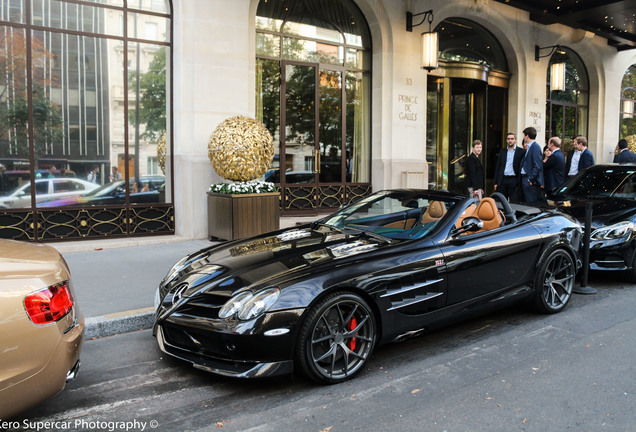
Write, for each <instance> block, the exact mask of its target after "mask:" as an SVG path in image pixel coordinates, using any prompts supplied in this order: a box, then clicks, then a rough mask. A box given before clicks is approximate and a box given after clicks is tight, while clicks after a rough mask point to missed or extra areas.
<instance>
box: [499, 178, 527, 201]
mask: <svg viewBox="0 0 636 432" xmlns="http://www.w3.org/2000/svg"><path fill="white" fill-rule="evenodd" d="M497 192H499V193H501V194H502V195H503V196H505V197H506V198H508V201H510V202H515V203H518V202H521V197H520V196H519V177H516V176H504V177H503V181H502V182H501V184H498V185H497Z"/></svg>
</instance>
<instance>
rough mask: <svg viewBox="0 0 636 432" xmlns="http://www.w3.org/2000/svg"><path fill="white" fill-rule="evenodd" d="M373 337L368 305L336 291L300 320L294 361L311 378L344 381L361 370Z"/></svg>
mask: <svg viewBox="0 0 636 432" xmlns="http://www.w3.org/2000/svg"><path fill="white" fill-rule="evenodd" d="M376 336H377V332H376V324H375V317H374V315H373V311H372V310H371V308H370V307H369V305H368V304H367V303H366V302H365V301H364V300H363V299H362V298H361V297H359V296H358V295H356V294H353V293H346V292H337V293H334V294H331V295H329V296H327V297H326V298H324V299H323V300H322V301H320V302H319V303H318V304H316V305H315V306H313V307H312V308H311V310H310V311H309V313H308V315H307V317H306V318H305V320H304V321H303V325H302V326H301V329H300V333H299V339H298V352H297V362H298V364H299V366H300V369H301V370H302V371H303V373H304V374H305V375H307V376H308V377H309V378H311V379H312V380H314V381H318V382H322V383H326V384H336V383H339V382H342V381H346V380H348V379H351V378H353V376H355V375H356V374H357V373H359V372H360V371H361V370H362V368H363V367H364V365H365V364H366V362H367V360H368V359H369V357H370V355H371V352H372V351H373V347H374V345H375V342H376Z"/></svg>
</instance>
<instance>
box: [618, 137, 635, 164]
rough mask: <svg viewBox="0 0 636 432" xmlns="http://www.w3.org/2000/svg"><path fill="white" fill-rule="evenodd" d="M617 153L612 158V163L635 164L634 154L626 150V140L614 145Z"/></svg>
mask: <svg viewBox="0 0 636 432" xmlns="http://www.w3.org/2000/svg"><path fill="white" fill-rule="evenodd" d="M616 150H617V151H618V153H617V154H616V156H614V163H636V154H634V153H632V152H630V151H629V149H628V148H627V140H626V139H622V140H620V141H618V144H617V145H616Z"/></svg>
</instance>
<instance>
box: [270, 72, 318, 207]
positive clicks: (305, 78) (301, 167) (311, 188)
mask: <svg viewBox="0 0 636 432" xmlns="http://www.w3.org/2000/svg"><path fill="white" fill-rule="evenodd" d="M282 69H283V71H282V72H283V76H282V86H281V87H282V88H281V90H282V91H281V93H282V97H281V106H282V110H281V111H282V116H281V128H280V131H281V132H280V140H281V150H280V158H281V159H280V165H279V173H280V174H279V175H280V180H279V181H280V186H281V189H283V190H284V191H285V193H284V194H283V209H289V208H295V209H313V208H316V206H317V197H316V195H317V194H316V182H317V176H318V174H319V170H320V166H321V160H320V157H321V153H320V152H319V150H318V147H317V142H318V140H317V136H318V112H319V109H318V107H317V106H316V100H318V86H317V82H318V66H317V65H307V64H298V63H289V62H283V68H282ZM273 180H274V181H276V180H277V179H273ZM288 192H289V193H288Z"/></svg>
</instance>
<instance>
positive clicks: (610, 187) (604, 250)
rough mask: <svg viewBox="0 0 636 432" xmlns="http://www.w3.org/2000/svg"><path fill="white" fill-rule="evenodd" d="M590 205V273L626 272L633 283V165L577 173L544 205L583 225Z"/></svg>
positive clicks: (635, 262) (635, 240)
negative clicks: (593, 271) (565, 214)
mask: <svg viewBox="0 0 636 432" xmlns="http://www.w3.org/2000/svg"><path fill="white" fill-rule="evenodd" d="M587 202H590V203H592V235H591V238H590V269H592V270H626V271H627V272H628V275H629V277H630V278H631V279H632V280H633V281H636V165H634V164H621V165H618V164H599V165H594V166H591V167H589V168H587V169H586V170H584V171H582V172H580V173H578V174H577V175H576V176H575V177H573V178H571V179H570V180H568V181H567V182H566V183H565V184H564V185H563V186H562V187H561V188H559V189H557V190H555V191H554V192H553V193H552V194H550V195H549V196H548V203H549V204H551V205H554V206H557V207H558V208H559V209H560V210H561V211H563V212H565V213H568V214H570V215H572V216H573V217H575V218H576V219H578V220H579V221H580V222H581V223H582V224H583V223H584V222H585V204H586V203H587Z"/></svg>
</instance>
